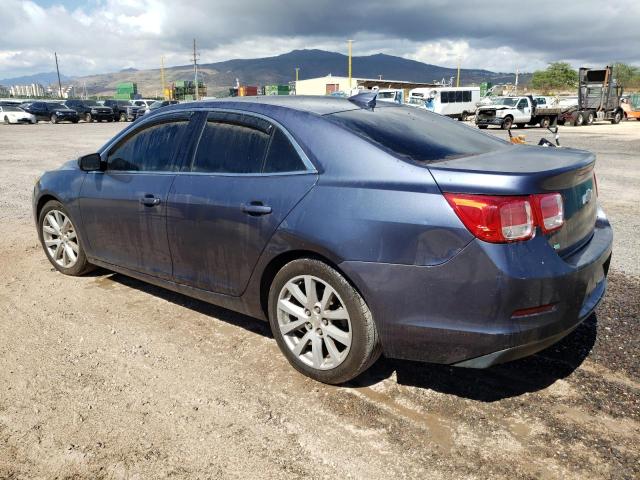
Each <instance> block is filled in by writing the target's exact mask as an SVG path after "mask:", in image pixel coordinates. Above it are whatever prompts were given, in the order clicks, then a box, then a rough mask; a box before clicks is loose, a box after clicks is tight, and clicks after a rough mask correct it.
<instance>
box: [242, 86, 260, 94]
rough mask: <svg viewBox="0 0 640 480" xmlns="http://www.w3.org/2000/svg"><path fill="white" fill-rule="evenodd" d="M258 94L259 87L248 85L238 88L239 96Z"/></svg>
mask: <svg viewBox="0 0 640 480" xmlns="http://www.w3.org/2000/svg"><path fill="white" fill-rule="evenodd" d="M257 95H258V87H255V86H250V85H246V86H243V87H240V88H239V89H238V96H239V97H255V96H257Z"/></svg>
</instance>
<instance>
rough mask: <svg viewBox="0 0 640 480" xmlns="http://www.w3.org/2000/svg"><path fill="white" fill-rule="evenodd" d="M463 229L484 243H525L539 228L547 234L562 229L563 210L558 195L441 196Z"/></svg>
mask: <svg viewBox="0 0 640 480" xmlns="http://www.w3.org/2000/svg"><path fill="white" fill-rule="evenodd" d="M444 196H445V198H446V199H447V201H448V202H449V205H451V207H452V208H453V210H454V211H455V212H456V214H457V215H458V217H459V218H460V220H461V221H462V223H464V225H465V227H467V228H468V229H469V231H470V232H471V233H473V234H474V235H475V236H476V237H478V238H479V239H481V240H484V241H485V242H491V243H506V242H515V241H520V240H528V239H530V238H532V237H533V236H534V234H535V227H536V226H539V227H540V228H541V229H542V231H543V232H545V233H549V232H552V231H554V230H557V229H558V228H560V227H562V225H563V223H564V211H563V204H562V196H561V195H560V194H559V193H550V194H542V195H527V196H497V195H471V194H462V193H445V194H444Z"/></svg>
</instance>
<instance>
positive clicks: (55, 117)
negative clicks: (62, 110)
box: [49, 113, 58, 123]
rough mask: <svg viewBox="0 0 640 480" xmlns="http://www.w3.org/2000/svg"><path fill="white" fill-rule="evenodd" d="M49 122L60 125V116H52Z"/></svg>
mask: <svg viewBox="0 0 640 480" xmlns="http://www.w3.org/2000/svg"><path fill="white" fill-rule="evenodd" d="M49 120H50V121H51V123H58V116H57V115H56V114H55V113H54V114H53V115H51V118H50V119H49Z"/></svg>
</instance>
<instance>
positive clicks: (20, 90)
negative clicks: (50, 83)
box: [9, 83, 45, 97]
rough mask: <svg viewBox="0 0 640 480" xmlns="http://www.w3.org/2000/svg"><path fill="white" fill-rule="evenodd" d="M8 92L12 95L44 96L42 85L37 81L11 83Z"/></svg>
mask: <svg viewBox="0 0 640 480" xmlns="http://www.w3.org/2000/svg"><path fill="white" fill-rule="evenodd" d="M9 94H10V95H11V96H13V97H44V95H45V91H44V87H43V86H42V85H40V84H39V83H32V84H30V85H13V86H11V87H10V88H9Z"/></svg>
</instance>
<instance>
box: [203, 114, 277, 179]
mask: <svg viewBox="0 0 640 480" xmlns="http://www.w3.org/2000/svg"><path fill="white" fill-rule="evenodd" d="M255 120H256V121H252V119H250V118H247V117H246V116H244V115H234V114H227V115H225V114H214V115H211V116H210V117H209V118H208V119H207V123H206V125H205V126H204V130H203V132H202V136H201V138H200V143H199V144H198V150H197V152H196V156H195V159H194V163H193V167H192V170H193V171H194V172H211V173H260V172H261V171H262V164H263V162H264V159H265V154H266V151H267V146H268V145H269V139H270V136H271V133H270V125H269V124H268V122H261V121H259V120H258V119H255Z"/></svg>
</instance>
